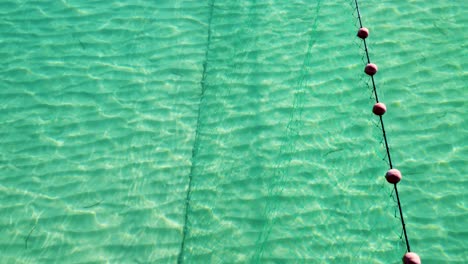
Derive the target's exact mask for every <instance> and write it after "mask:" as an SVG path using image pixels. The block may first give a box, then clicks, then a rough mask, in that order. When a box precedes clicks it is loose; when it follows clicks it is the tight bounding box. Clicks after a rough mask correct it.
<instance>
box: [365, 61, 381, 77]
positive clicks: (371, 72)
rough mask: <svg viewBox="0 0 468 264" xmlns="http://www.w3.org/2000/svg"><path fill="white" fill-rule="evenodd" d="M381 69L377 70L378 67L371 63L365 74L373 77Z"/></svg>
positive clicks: (367, 66)
mask: <svg viewBox="0 0 468 264" xmlns="http://www.w3.org/2000/svg"><path fill="white" fill-rule="evenodd" d="M378 70H379V69H378V68H377V65H375V64H374V63H369V64H367V65H366V68H365V69H364V72H365V73H367V74H368V75H370V76H372V75H374V74H376V73H377V71H378Z"/></svg>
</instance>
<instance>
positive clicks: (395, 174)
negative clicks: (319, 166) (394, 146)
mask: <svg viewBox="0 0 468 264" xmlns="http://www.w3.org/2000/svg"><path fill="white" fill-rule="evenodd" d="M354 3H355V5H356V11H357V18H358V21H359V26H360V29H359V31H358V34H357V35H358V37H359V38H361V39H362V41H363V43H364V50H365V53H366V57H367V66H366V68H365V70H364V71H365V72H366V73H367V74H368V75H369V76H370V77H371V79H372V87H373V92H374V95H375V100H376V104H375V105H374V108H373V112H374V114H376V115H378V116H379V118H380V124H381V128H382V135H383V139H384V142H385V149H386V151H387V157H388V163H389V165H390V170H389V171H388V172H387V174H386V178H387V181H388V182H389V183H392V184H393V186H394V190H395V195H396V200H397V203H398V209H399V211H400V220H401V226H402V227H403V233H404V236H405V241H406V249H407V250H408V251H407V253H406V254H405V255H404V257H403V262H404V263H409V264H411V263H421V260H420V259H419V256H418V255H416V254H415V253H412V252H411V248H410V243H409V240H408V235H407V232H406V224H405V220H404V218H403V210H402V208H401V203H400V197H399V195H398V188H397V183H398V182H399V181H400V179H401V173H400V172H399V171H398V170H396V169H394V168H393V164H392V159H391V156H390V148H389V146H388V141H387V134H386V133H385V127H384V122H383V118H382V115H383V114H384V113H385V112H386V107H385V105H384V104H382V103H380V102H379V97H378V95H377V89H376V86H375V81H374V74H375V73H377V65H375V64H372V63H371V61H370V58H369V51H368V49H367V43H366V38H367V36H368V34H369V30H368V29H367V28H364V27H363V26H362V20H361V13H360V11H359V5H358V1H357V0H354Z"/></svg>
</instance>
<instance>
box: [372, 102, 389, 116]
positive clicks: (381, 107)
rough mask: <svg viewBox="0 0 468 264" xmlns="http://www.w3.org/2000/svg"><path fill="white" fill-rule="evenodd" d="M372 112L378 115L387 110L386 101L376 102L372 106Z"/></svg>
mask: <svg viewBox="0 0 468 264" xmlns="http://www.w3.org/2000/svg"><path fill="white" fill-rule="evenodd" d="M372 112H373V113H374V114H376V115H378V116H381V115H383V114H385V112H387V107H386V106H385V104H384V103H376V104H375V105H374V107H373V108H372Z"/></svg>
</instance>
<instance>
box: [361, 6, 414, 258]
mask: <svg viewBox="0 0 468 264" xmlns="http://www.w3.org/2000/svg"><path fill="white" fill-rule="evenodd" d="M354 2H355V4H356V11H357V17H358V20H359V26H360V27H361V28H362V20H361V12H360V11H359V5H358V1H357V0H354ZM362 40H363V41H364V50H365V52H366V57H367V63H370V58H369V51H368V49H367V43H366V39H365V38H363V39H362ZM371 79H372V87H373V91H374V95H375V100H376V102H377V103H378V102H379V97H378V95H377V89H376V87H375V81H374V76H373V75H371ZM380 125H381V128H382V134H383V138H384V141H385V149H386V150H387V157H388V163H389V165H390V169H393V164H392V159H391V157H390V148H389V147H388V140H387V134H386V133H385V126H384V122H383V118H382V116H381V115H380ZM393 186H394V189H395V195H396V200H397V203H398V209H399V211H400V220H401V226H402V227H403V233H404V235H405V241H406V249H407V250H408V252H411V249H410V244H409V241H408V235H407V233H406V224H405V220H404V218H403V210H402V209H401V203H400V197H399V195H398V188H397V184H396V183H395V184H393Z"/></svg>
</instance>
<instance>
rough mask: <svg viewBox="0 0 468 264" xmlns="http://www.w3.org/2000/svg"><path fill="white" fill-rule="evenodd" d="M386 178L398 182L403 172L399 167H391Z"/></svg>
mask: <svg viewBox="0 0 468 264" xmlns="http://www.w3.org/2000/svg"><path fill="white" fill-rule="evenodd" d="M385 178H386V179H387V181H388V182H389V183H393V184H397V183H398V182H399V181H400V180H401V172H400V171H399V170H397V169H390V170H388V171H387V174H385Z"/></svg>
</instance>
